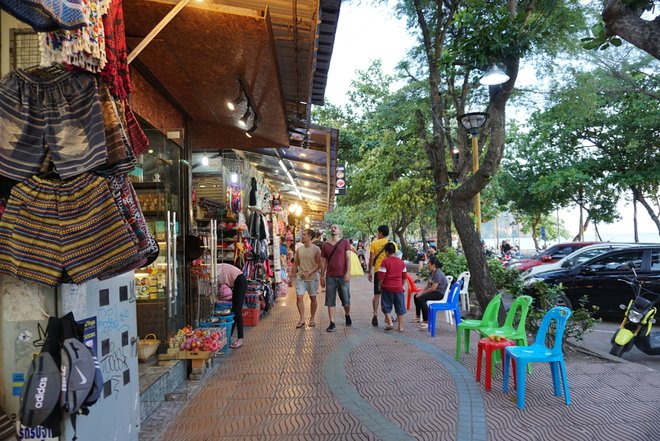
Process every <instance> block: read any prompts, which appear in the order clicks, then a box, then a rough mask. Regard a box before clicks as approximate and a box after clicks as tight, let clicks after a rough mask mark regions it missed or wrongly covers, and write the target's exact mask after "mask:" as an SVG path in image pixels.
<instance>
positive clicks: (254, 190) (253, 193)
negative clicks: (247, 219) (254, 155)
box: [250, 178, 257, 207]
mask: <svg viewBox="0 0 660 441" xmlns="http://www.w3.org/2000/svg"><path fill="white" fill-rule="evenodd" d="M250 187H251V188H250V206H251V207H254V206H256V205H257V179H256V178H252V179H250Z"/></svg>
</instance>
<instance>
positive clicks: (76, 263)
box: [0, 173, 138, 286]
mask: <svg viewBox="0 0 660 441" xmlns="http://www.w3.org/2000/svg"><path fill="white" fill-rule="evenodd" d="M137 252H138V251H137V247H136V244H135V243H134V241H133V239H132V238H131V231H130V227H129V226H128V225H127V223H126V220H125V219H124V217H123V216H122V214H121V213H120V211H119V208H118V207H117V205H116V203H115V201H114V198H113V197H112V194H111V192H110V188H109V186H108V182H107V180H106V179H105V178H102V177H99V176H93V175H91V174H89V173H85V174H82V175H80V176H78V177H76V178H73V179H71V180H69V181H52V180H46V179H42V178H39V177H37V176H35V177H33V178H31V179H29V180H27V181H25V182H21V183H19V184H16V186H14V188H13V189H12V191H11V196H10V198H9V200H8V201H7V208H6V209H5V212H4V214H3V215H2V219H0V273H4V274H8V275H10V276H14V277H18V278H19V279H23V280H25V281H29V282H36V283H39V284H42V285H46V286H55V285H57V284H58V283H61V281H63V280H69V278H70V279H71V280H73V282H74V283H77V284H80V283H84V282H86V281H88V280H91V279H94V278H96V277H98V276H99V275H100V274H103V273H105V272H107V271H108V270H109V269H114V268H118V267H120V266H121V265H124V264H126V262H131V261H132V260H133V259H134V257H135V255H136V253H137Z"/></svg>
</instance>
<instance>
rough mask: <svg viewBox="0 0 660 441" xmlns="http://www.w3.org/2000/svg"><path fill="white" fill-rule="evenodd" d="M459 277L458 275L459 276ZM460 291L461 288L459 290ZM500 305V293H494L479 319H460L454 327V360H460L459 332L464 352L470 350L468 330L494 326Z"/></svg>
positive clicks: (496, 323) (495, 325)
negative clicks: (463, 342)
mask: <svg viewBox="0 0 660 441" xmlns="http://www.w3.org/2000/svg"><path fill="white" fill-rule="evenodd" d="M459 279H460V277H459ZM461 292H462V290H461ZM501 305H502V294H499V293H498V294H496V295H495V297H493V298H492V299H490V302H488V306H486V309H485V310H484V314H483V315H482V316H481V320H462V321H461V323H460V324H459V325H458V327H457V328H456V361H460V360H461V334H463V335H462V337H463V338H464V340H465V353H466V354H467V353H468V352H470V331H471V330H477V329H479V327H488V328H496V327H497V325H498V324H499V323H498V322H497V313H498V312H499V310H500V306H501Z"/></svg>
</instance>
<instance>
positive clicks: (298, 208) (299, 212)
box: [296, 205, 303, 216]
mask: <svg viewBox="0 0 660 441" xmlns="http://www.w3.org/2000/svg"><path fill="white" fill-rule="evenodd" d="M302 211H303V208H302V206H300V205H298V206H297V207H296V216H300V215H301V214H302Z"/></svg>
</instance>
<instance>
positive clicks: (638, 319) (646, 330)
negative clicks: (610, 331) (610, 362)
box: [610, 265, 660, 357]
mask: <svg viewBox="0 0 660 441" xmlns="http://www.w3.org/2000/svg"><path fill="white" fill-rule="evenodd" d="M631 269H632V271H633V274H634V275H635V277H633V278H625V279H619V280H620V281H622V282H625V283H627V284H628V285H630V286H631V288H632V289H633V292H634V294H635V295H634V297H633V299H632V300H631V301H630V302H628V306H626V305H621V306H620V308H621V309H623V310H625V314H624V316H623V321H622V322H621V325H619V329H617V330H616V332H615V333H614V335H613V336H612V340H611V343H612V349H611V350H610V354H611V355H614V356H616V357H623V354H625V353H626V352H628V351H629V350H630V349H631V348H632V347H633V345H634V346H636V347H637V349H639V350H640V351H642V352H644V353H645V354H647V355H660V332H657V331H656V332H651V328H652V326H653V324H654V323H655V314H656V313H657V312H658V308H657V305H658V304H659V303H660V293H655V292H653V291H649V290H647V289H645V288H644V287H642V284H641V283H640V282H639V280H638V279H637V272H636V271H635V268H632V265H631Z"/></svg>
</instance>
